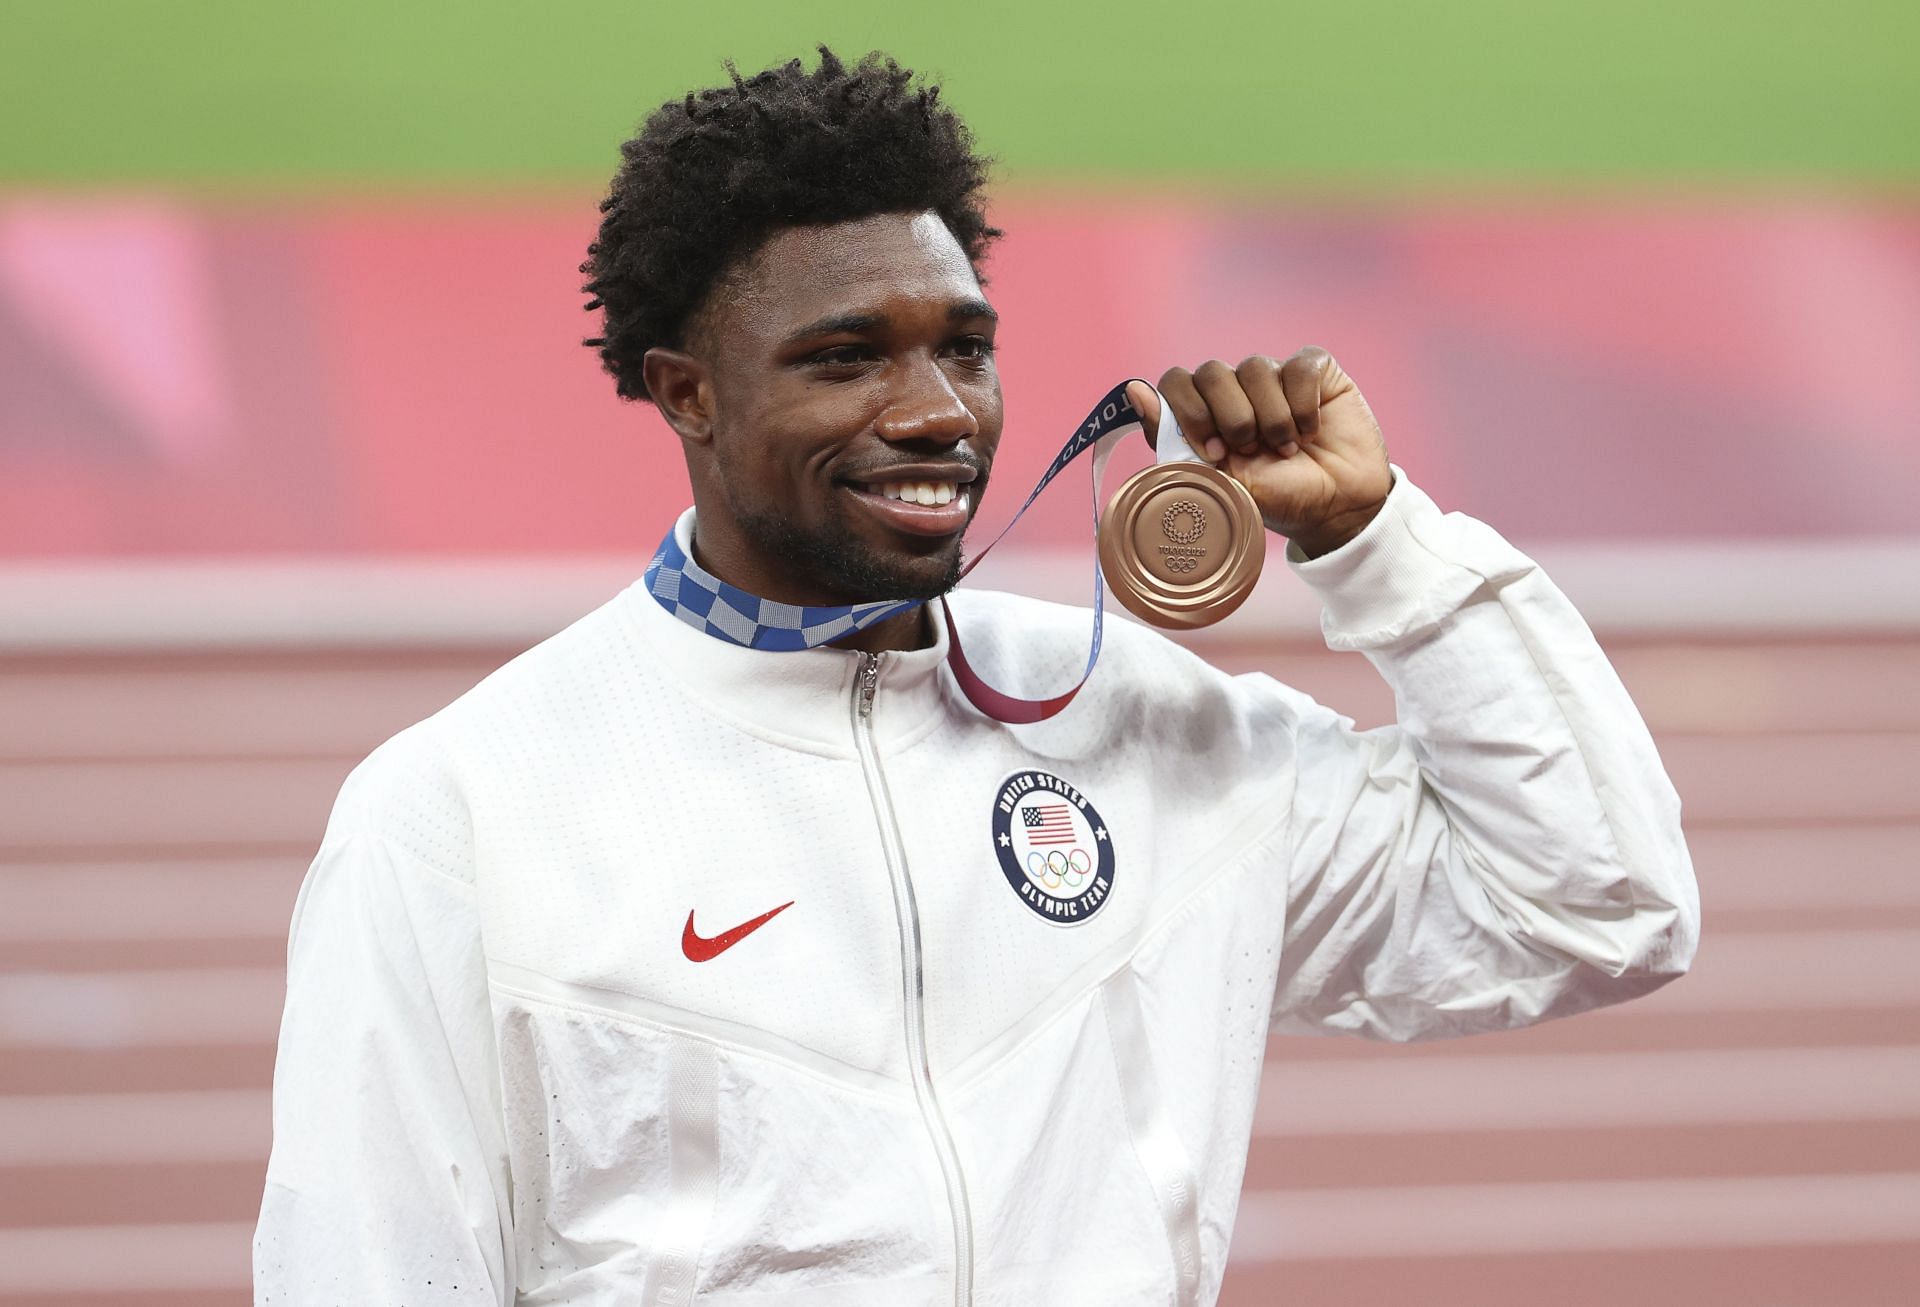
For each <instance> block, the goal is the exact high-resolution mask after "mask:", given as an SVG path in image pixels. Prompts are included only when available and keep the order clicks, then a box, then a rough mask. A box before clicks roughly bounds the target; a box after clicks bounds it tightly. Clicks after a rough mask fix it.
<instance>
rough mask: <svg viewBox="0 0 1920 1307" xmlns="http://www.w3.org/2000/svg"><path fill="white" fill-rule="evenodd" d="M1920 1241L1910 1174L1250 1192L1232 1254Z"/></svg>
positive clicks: (1283, 1256)
mask: <svg viewBox="0 0 1920 1307" xmlns="http://www.w3.org/2000/svg"><path fill="white" fill-rule="evenodd" d="M1914 1239H1920V1174H1915V1173H1912V1172H1902V1173H1894V1174H1888V1175H1796V1176H1761V1177H1756V1178H1749V1179H1713V1180H1600V1181H1584V1182H1578V1183H1572V1182H1569V1183H1549V1184H1477V1185H1476V1184H1468V1185H1426V1186H1412V1187H1406V1188H1377V1189H1313V1190H1254V1191H1252V1192H1249V1193H1246V1194H1243V1195H1242V1196H1241V1199H1240V1217H1239V1221H1238V1223H1237V1224H1236V1225H1235V1227H1234V1236H1233V1246H1232V1258H1233V1260H1234V1261H1235V1262H1237V1263H1240V1264H1247V1263H1259V1262H1284V1261H1294V1260H1298V1259H1301V1258H1336V1259H1337V1258H1349V1257H1351V1258H1366V1259H1368V1260H1372V1259H1375V1258H1381V1257H1436V1256H1473V1255H1487V1254H1507V1253H1557V1252H1590V1251H1596V1250H1613V1251H1629V1250H1637V1249H1659V1248H1716V1247H1718V1248H1748V1247H1761V1246H1774V1245H1782V1244H1788V1245H1795V1244H1797V1245H1811V1244H1861V1243H1901V1242H1906V1241H1909V1240H1914Z"/></svg>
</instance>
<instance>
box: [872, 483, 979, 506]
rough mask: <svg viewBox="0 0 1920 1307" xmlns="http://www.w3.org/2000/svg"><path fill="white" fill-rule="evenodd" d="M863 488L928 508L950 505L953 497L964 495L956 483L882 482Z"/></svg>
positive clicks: (889, 497)
mask: <svg viewBox="0 0 1920 1307" xmlns="http://www.w3.org/2000/svg"><path fill="white" fill-rule="evenodd" d="M864 488H865V489H866V490H868V491H870V492H871V493H873V494H877V495H884V496H886V497H887V498H888V499H899V500H904V501H905V502H907V503H909V504H926V505H929V506H932V505H936V504H951V503H952V502H953V501H954V498H955V496H957V495H963V494H965V493H966V492H965V491H963V490H961V489H960V484H959V483H958V482H957V481H884V482H881V483H880V484H878V485H871V486H866V487H864Z"/></svg>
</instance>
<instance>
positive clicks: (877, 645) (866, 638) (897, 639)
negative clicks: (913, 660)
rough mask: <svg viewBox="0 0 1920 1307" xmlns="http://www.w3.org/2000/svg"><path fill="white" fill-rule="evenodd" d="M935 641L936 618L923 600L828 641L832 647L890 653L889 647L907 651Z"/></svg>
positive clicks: (864, 651)
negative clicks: (897, 614)
mask: <svg viewBox="0 0 1920 1307" xmlns="http://www.w3.org/2000/svg"><path fill="white" fill-rule="evenodd" d="M932 643H933V618H932V617H931V616H930V615H929V614H928V612H927V605H926V604H921V605H920V606H919V607H918V608H912V609H909V610H908V611H906V612H904V613H901V614H900V615H899V616H897V617H889V618H887V619H886V620H885V621H884V622H875V623H874V624H873V625H872V626H869V627H868V628H867V629H866V630H864V631H855V632H854V633H853V634H852V635H849V636H847V637H845V638H844V639H840V640H834V641H832V642H831V643H829V644H828V646H827V647H828V648H829V649H846V650H849V651H851V652H854V653H869V654H877V653H886V652H888V651H889V650H893V651H901V652H904V651H906V650H909V649H925V648H926V647H927V646H928V645H930V644H932Z"/></svg>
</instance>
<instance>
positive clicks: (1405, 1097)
mask: <svg viewBox="0 0 1920 1307" xmlns="http://www.w3.org/2000/svg"><path fill="white" fill-rule="evenodd" d="M1916 1118H1920V1048H1784V1049H1725V1050H1708V1051H1687V1052H1673V1053H1564V1054H1540V1055H1537V1056H1514V1055H1511V1054H1505V1055H1503V1054H1491V1055H1489V1054H1478V1055H1473V1056H1463V1057H1424V1056H1423V1057H1408V1058H1385V1059H1379V1058H1368V1059H1366V1060H1365V1061H1347V1060H1344V1059H1335V1060H1328V1061H1318V1060H1316V1061H1304V1062H1289V1061H1288V1060H1287V1058H1286V1053H1285V1048H1284V1046H1283V1045H1276V1046H1275V1048H1274V1051H1273V1055H1272V1057H1271V1058H1270V1059H1269V1061H1268V1063H1267V1068H1266V1073H1265V1075H1264V1077H1263V1078H1262V1080H1261V1084H1260V1101H1259V1106H1258V1107H1257V1108H1256V1109H1255V1112H1254V1132H1255V1133H1256V1134H1258V1135H1260V1136H1262V1137H1266V1138H1282V1137H1286V1136H1301V1135H1362V1134H1365V1135H1380V1134H1386V1135H1391V1134H1409V1133H1414V1132H1419V1131H1464V1130H1566V1129H1582V1128H1592V1129H1605V1128H1609V1127H1619V1126H1684V1125H1716V1124H1719V1125H1736V1124H1749V1123H1754V1122H1815V1121H1890V1120H1891V1121H1897V1120H1911V1119H1916Z"/></svg>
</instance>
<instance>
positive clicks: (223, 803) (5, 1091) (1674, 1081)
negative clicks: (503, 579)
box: [0, 638, 1920, 1307]
mask: <svg viewBox="0 0 1920 1307" xmlns="http://www.w3.org/2000/svg"><path fill="white" fill-rule="evenodd" d="M1210 652H1211V654H1212V656H1214V657H1215V658H1216V660H1218V661H1221V662H1223V663H1225V664H1228V665H1232V666H1235V667H1260V668H1263V669H1266V670H1269V671H1271V672H1273V673H1274V674H1276V675H1279V676H1281V677H1283V678H1284V679H1288V680H1290V681H1292V682H1294V683H1295V684H1298V685H1301V686H1303V687H1304V688H1306V689H1308V690H1309V691H1311V692H1313V693H1315V694H1316V695H1317V696H1319V697H1320V698H1322V699H1323V700H1325V701H1327V702H1330V703H1333V704H1336V705H1338V706H1340V707H1341V708H1343V709H1344V710H1346V711H1348V712H1350V713H1352V714H1353V715H1354V716H1356V717H1357V718H1359V719H1360V720H1362V722H1363V723H1367V722H1377V721H1381V720H1384V719H1385V718H1386V717H1387V715H1388V713H1389V712H1390V705H1389V704H1388V703H1387V702H1386V699H1385V695H1384V692H1383V691H1382V690H1381V689H1380V687H1379V686H1378V684H1377V682H1375V681H1374V679H1373V677H1372V674H1371V672H1370V670H1369V669H1368V668H1367V667H1366V665H1365V664H1364V663H1363V662H1362V661H1361V660H1360V659H1358V658H1353V657H1335V656H1332V655H1329V654H1327V653H1325V652H1323V651H1320V650H1318V649H1310V648H1303V647H1294V646H1272V647H1263V648H1248V647H1234V646H1227V645H1218V646H1214V647H1213V648H1212V649H1211V650H1210ZM1612 652H1613V654H1614V656H1615V660H1616V662H1617V664H1618V665H1619V667H1620V668H1621V671H1622V674H1623V675H1624V676H1625V678H1626V679H1627V681H1628V683H1629V686H1630V688H1631V689H1632V690H1633V691H1634V693H1635V697H1636V698H1637V700H1638V701H1639V703H1640V704H1641V706H1642V708H1643V711H1644V712H1645V714H1646V716H1647V718H1648V720H1649V721H1650V723H1651V724H1652V725H1653V727H1654V730H1655V732H1656V734H1657V735H1658V736H1659V737H1660V740H1661V746H1662V749H1663V752H1664V754H1665V756H1666V758H1667V760H1668V764H1669V768H1670V770H1671V771H1672V773H1673V775H1674V778H1675V781H1676V783H1677V784H1678V786H1679V788H1680V792H1681V795H1682V797H1683V798H1684V800H1685V801H1686V805H1687V820H1688V825H1689V828H1690V832H1691V839H1692V843H1693V849H1694V856H1695V860H1696V863H1697V866H1698V870H1699V875H1700V880H1701V884H1702V888H1703V896H1704V900H1705V905H1706V935H1705V939H1704V943H1703V946H1702V950H1701V954H1700V959H1699V962H1698V964H1697V966H1696V969H1695V972H1694V974H1693V975H1691V976H1689V977H1687V978H1686V979H1684V980H1682V981H1680V982H1679V983H1678V984H1676V985H1674V986H1672V987H1671V988H1669V989H1667V990H1664V991H1662V992H1661V993H1659V994H1657V995H1655V996H1654V997H1652V998H1651V999H1648V1000H1645V1001H1643V1002H1641V1003H1639V1004H1636V1005H1631V1006H1629V1007H1626V1008H1621V1009H1616V1010H1612V1011H1608V1012H1603V1013H1597V1014H1593V1015H1591V1016H1587V1017H1581V1018H1577V1019H1574V1020H1571V1021H1568V1022H1563V1023H1558V1024H1553V1025H1548V1026H1545V1027H1541V1028H1538V1029H1535V1030H1532V1031H1525V1032H1520V1033H1516V1034H1512V1035H1506V1036H1496V1037H1487V1038H1481V1039H1475V1040H1467V1041H1461V1042H1457V1043H1443V1044H1434V1045H1426V1046H1421V1047H1417V1048H1412V1049H1407V1048H1388V1047H1378V1046H1373V1045H1366V1044H1361V1043H1358V1042H1349V1041H1287V1042H1276V1043H1275V1044H1274V1045H1273V1047H1272V1050H1271V1055H1270V1062H1269V1066H1268V1075H1267V1081H1266V1085H1265V1089H1264V1093H1265V1094H1266V1096H1267V1097H1266V1103H1265V1105H1264V1107H1263V1113H1262V1120H1263V1126H1262V1128H1261V1129H1260V1130H1259V1132H1258V1133H1257V1134H1256V1137H1255V1139H1254V1141H1253V1145H1252V1151H1251V1156H1250V1159H1249V1163H1248V1170H1247V1184H1246V1193H1245V1196H1244V1198H1243V1207H1242V1212H1241V1219H1240V1223H1239V1228H1238V1231H1237V1234H1236V1241H1235V1259H1234V1263H1233V1269H1232V1271H1231V1272H1230V1274H1229V1277H1228V1282H1227V1289H1226V1293H1225V1296H1224V1298H1223V1302H1225V1303H1227V1304H1230V1305H1232V1307H1254V1305H1255V1304H1266V1303H1278V1302H1285V1303H1287V1304H1289V1305H1290V1307H1314V1305H1316V1304H1334V1303H1341V1304H1349V1303H1361V1304H1372V1303H1382V1304H1388V1303H1391V1304H1428V1305H1432V1307H1446V1305H1449V1304H1463V1305H1464V1304H1474V1305H1475V1307H1500V1305H1502V1304H1526V1303H1534V1302H1539V1301H1551V1302H1553V1303H1554V1304H1556V1307H1587V1305H1589V1304H1591V1305H1592V1307H1603V1305H1604V1307H1615V1305H1616V1304H1619V1303H1622V1302H1627V1303H1631V1304H1634V1307H1664V1305H1665V1304H1675V1305H1676V1307H1678V1305H1679V1304H1686V1307H1700V1305H1702V1304H1723V1303H1724V1304H1739V1305H1740V1307H1789V1305H1798V1304H1813V1303H1822V1304H1826V1303H1840V1304H1848V1305H1849V1307H1875V1305H1878V1304H1894V1303H1900V1304H1907V1303H1911V1302H1912V1301H1914V1300H1915V1299H1914V1294H1915V1286H1916V1285H1920V874H1916V873H1920V856H1916V852H1915V850H1916V848H1920V787H1916V786H1915V784H1914V781H1913V777H1914V774H1915V771H1916V767H1917V765H1920V640H1912V639H1908V640H1878V641H1848V640H1842V639H1839V638H1833V639H1827V640H1819V641H1807V640H1801V641H1796V642H1777V643H1767V642H1744V643H1739V644H1726V643H1718V644H1715V643H1684V642H1662V643H1644V642H1643V643H1622V644H1616V645H1615V646H1614V647H1613V649H1612ZM502 656H503V651H488V652H485V653H471V652H468V653H448V652H433V651H415V652H409V653H400V654H393V653H389V654H378V655H375V654H367V655H345V654H330V655H325V656H319V655H312V654H300V653H287V654H281V655H266V654H246V655H239V654H228V655H206V656H167V657H133V656H89V657H86V658H67V659H53V658H47V657H30V658H15V659H13V660H11V661H0V723H4V728H3V729H0V1307H25V1305H26V1304H28V1303H32V1304H45V1305H48V1307H54V1305H64V1307H82V1305H84V1307H107V1304H112V1305H113V1307H185V1305H186V1304H194V1305H195V1307H238V1305H239V1304H241V1303H244V1302H246V1301H247V1300H248V1293H247V1289H246V1283H247V1274H248V1247H247V1243H248V1237H249V1234H250V1227H251V1223H252V1220H253V1217H254V1213H255V1210H256V1207H257V1204H258V1200H259V1191H260V1181H261V1170H262V1163H263V1159H264V1156H265V1151H266V1147H267V1142H268V1137H267V1117H266V1098H265V1093H266V1089H267V1086H268V1084H269V1080H270V1076H271V1071H272V1043H271V1041H272V1039H273V1035H274V1030H275V1026H276V1023H277V1020H278V1013H279V1004H280V975H279V968H280V964H281V959H282V952H283V948H284V938H285V930H286V924H287V918H288V914H289V911H290V908H291V904H292V898H293V894H294V891H295V889H296V887H297V885H298V882H299V878H300V875H301V872H302V870H303V867H304V863H305V860H306V858H307V857H308V856H309V855H310V853H311V850H312V848H313V846H314V844H315V842H316V840H317V838H318V835H319V832H320V828H321V824H322V822H323V820H324V817H325V814H326V810H327V806H328V804H329V802H330V800H331V798H332V795H333V792H334V790H335V788H336V787H337V785H338V784H339V781H340V779H341V777H342V776H344V775H345V773H346V771H347V769H348V768H349V767H350V766H351V765H352V764H353V763H354V762H355V761H356V760H357V759H358V758H359V757H361V756H362V755H363V754H364V753H365V752H366V751H367V750H368V749H369V748H370V747H371V746H372V745H373V744H375V743H376V742H377V741H378V740H380V739H381V738H383V737H384V736H385V735H387V734H389V733H391V732H392V731H393V730H395V729H397V728H398V727H400V726H402V725H404V724H406V723H408V722H410V721H412V720H414V719H416V718H417V717H419V716H421V715H423V714H424V713H426V712H428V711H430V710H432V709H433V708H435V707H437V706H439V705H440V704H442V703H444V702H445V701H446V700H448V699H449V698H451V697H452V696H453V695H455V694H456V693H458V692H459V691H460V690H461V689H463V688H465V687H466V686H467V685H469V684H471V683H472V682H473V681H474V680H475V679H477V678H478V677H479V676H480V675H481V674H483V673H484V672H485V671H486V670H487V669H488V668H489V667H491V666H492V665H493V664H495V663H497V662H498V661H500V658H501V657H502Z"/></svg>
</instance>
